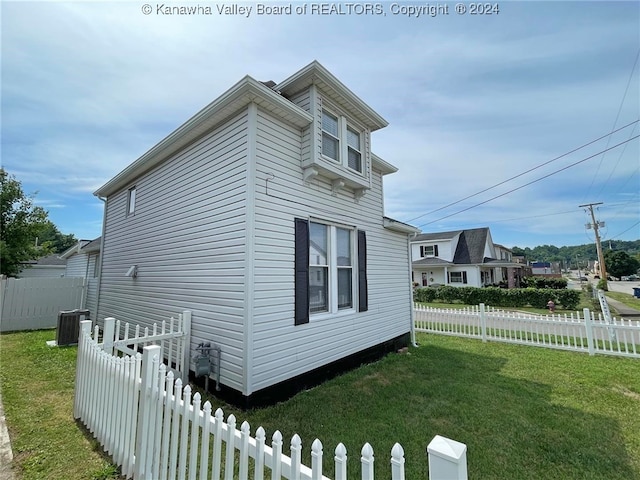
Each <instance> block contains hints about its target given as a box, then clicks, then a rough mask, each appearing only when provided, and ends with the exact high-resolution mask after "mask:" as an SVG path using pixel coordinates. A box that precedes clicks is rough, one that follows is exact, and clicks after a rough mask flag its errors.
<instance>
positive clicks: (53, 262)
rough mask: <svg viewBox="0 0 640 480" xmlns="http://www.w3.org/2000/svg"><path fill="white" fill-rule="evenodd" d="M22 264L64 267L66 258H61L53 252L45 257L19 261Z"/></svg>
mask: <svg viewBox="0 0 640 480" xmlns="http://www.w3.org/2000/svg"><path fill="white" fill-rule="evenodd" d="M21 263H22V264H23V265H31V266H36V265H37V266H39V267H58V266H61V267H64V266H65V265H66V264H67V260H66V259H64V258H61V257H60V255H59V254H57V253H53V254H51V255H47V256H46V257H40V258H38V259H37V260H29V261H26V262H21Z"/></svg>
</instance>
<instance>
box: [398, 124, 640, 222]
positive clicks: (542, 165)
mask: <svg viewBox="0 0 640 480" xmlns="http://www.w3.org/2000/svg"><path fill="white" fill-rule="evenodd" d="M638 122H640V120H635V121H633V122H630V123H628V124H626V125H624V126H622V127H620V128H618V129H617V130H614V131H612V132H609V133H607V134H606V135H602V136H601V137H598V138H596V139H595V140H592V141H590V142H588V143H585V144H583V145H580V146H579V147H577V148H574V149H573V150H570V151H568V152H566V153H563V154H562V155H560V156H558V157H555V158H552V159H551V160H548V161H546V162H544V163H541V164H540V165H537V166H535V167H533V168H530V169H529V170H526V171H524V172H522V173H519V174H518V175H515V176H513V177H511V178H507V179H506V180H503V181H502V182H500V183H496V184H495V185H492V186H491V187H487V188H485V189H484V190H480V191H479V192H476V193H474V194H472V195H468V196H466V197H464V198H461V199H460V200H457V201H455V202H452V203H449V204H448V205H445V206H443V207H439V208H436V209H435V210H431V211H430V212H427V213H423V214H422V215H418V216H417V217H415V218H411V219H409V220H406V221H407V223H411V222H413V221H414V220H417V219H419V218H422V217H426V216H427V215H431V214H432V213H436V212H439V211H440V210H444V209H445V208H449V207H452V206H453V205H457V204H458V203H461V202H464V201H465V200H469V199H470V198H473V197H477V196H478V195H480V194H482V193H485V192H488V191H489V190H493V189H494V188H496V187H499V186H500V185H504V184H505V183H507V182H510V181H511V180H515V179H516V178H519V177H522V176H523V175H526V174H527V173H531V172H533V171H534V170H537V169H538V168H541V167H544V166H545V165H549V164H550V163H553V162H555V161H556V160H560V159H561V158H564V157H566V156H567V155H571V154H572V153H575V152H577V151H578V150H581V149H583V148H585V147H588V146H589V145H592V144H594V143H596V142H598V141H600V140H602V139H603V138H606V137H609V138H611V135H613V134H614V133H617V132H619V131H620V130H624V129H625V128H627V127H630V126H631V125H634V124H637V123H638ZM634 128H635V127H634ZM607 146H609V145H608V144H607ZM596 155H599V154H596ZM427 225H428V224H427Z"/></svg>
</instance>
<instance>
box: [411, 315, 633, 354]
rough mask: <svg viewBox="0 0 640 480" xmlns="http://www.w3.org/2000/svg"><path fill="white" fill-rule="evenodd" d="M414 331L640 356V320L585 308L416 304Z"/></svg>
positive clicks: (590, 352) (595, 352) (591, 352)
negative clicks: (540, 311) (560, 310)
mask: <svg viewBox="0 0 640 480" xmlns="http://www.w3.org/2000/svg"><path fill="white" fill-rule="evenodd" d="M414 322H415V330H416V331H418V332H428V333H439V334H445V335H454V336H459V337H472V338H479V339H482V340H483V341H487V340H491V341H498V342H507V343H519V344H524V345H534V346H538V347H547V348H557V349H562V350H573V351H579V352H588V353H589V355H595V354H606V355H619V356H625V357H635V358H640V322H638V321H632V320H624V319H616V318H611V319H608V318H603V317H602V315H600V314H598V315H594V314H593V313H592V312H590V311H589V309H588V308H585V309H584V310H583V312H582V315H580V312H575V314H571V315H566V314H565V315H558V314H549V315H535V314H529V313H524V312H511V311H504V310H498V309H494V308H490V307H485V305H484V304H480V305H479V306H477V307H467V308H463V309H454V308H451V309H442V308H432V307H428V306H424V305H419V304H414Z"/></svg>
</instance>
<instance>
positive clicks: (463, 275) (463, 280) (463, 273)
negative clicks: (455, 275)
mask: <svg viewBox="0 0 640 480" xmlns="http://www.w3.org/2000/svg"><path fill="white" fill-rule="evenodd" d="M462 283H467V272H462Z"/></svg>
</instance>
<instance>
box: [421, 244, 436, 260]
mask: <svg viewBox="0 0 640 480" xmlns="http://www.w3.org/2000/svg"><path fill="white" fill-rule="evenodd" d="M420 256H421V257H423V258H424V257H437V256H438V245H421V246H420Z"/></svg>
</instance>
